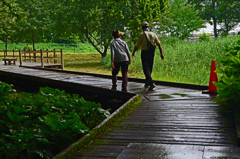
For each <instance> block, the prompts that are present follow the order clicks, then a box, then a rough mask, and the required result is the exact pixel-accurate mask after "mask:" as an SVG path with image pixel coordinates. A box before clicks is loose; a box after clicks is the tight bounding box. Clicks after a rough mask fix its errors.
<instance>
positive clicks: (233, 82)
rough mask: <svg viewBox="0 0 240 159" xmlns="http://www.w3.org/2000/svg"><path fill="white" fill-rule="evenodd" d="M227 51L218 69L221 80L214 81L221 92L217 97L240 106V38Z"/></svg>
mask: <svg viewBox="0 0 240 159" xmlns="http://www.w3.org/2000/svg"><path fill="white" fill-rule="evenodd" d="M226 51H227V54H226V56H225V57H222V58H220V59H219V63H220V64H221V66H220V67H218V68H217V70H216V73H218V74H219V75H220V78H219V82H218V83H217V82H214V85H215V86H216V87H217V91H218V94H219V95H218V97H217V99H220V101H221V103H228V104H233V105H236V106H237V107H238V108H240V39H239V40H238V41H237V43H236V44H235V45H234V46H233V47H230V48H227V49H226Z"/></svg>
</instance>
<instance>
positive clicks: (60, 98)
mask: <svg viewBox="0 0 240 159" xmlns="http://www.w3.org/2000/svg"><path fill="white" fill-rule="evenodd" d="M109 115H110V113H109V111H108V110H103V109H102V108H101V105H100V104H96V103H94V102H88V101H85V100H84V99H83V98H80V97H79V96H78V95H76V94H73V95H70V94H67V93H65V92H64V91H59V90H57V89H52V88H49V87H46V88H40V90H39V92H37V93H34V94H33V93H26V92H22V93H15V90H14V89H13V87H12V86H11V85H8V84H6V83H3V82H0V127H1V129H0V135H1V137H0V145H1V147H0V158H5V159H14V158H17V159H25V158H28V159H31V158H32V159H37V158H52V157H53V156H55V155H56V154H57V153H59V152H61V151H62V150H63V149H65V148H66V147H68V146H69V145H70V144H72V143H74V142H75V141H76V140H78V139H79V138H81V137H82V136H84V135H85V134H86V133H88V132H89V131H90V130H91V129H92V128H94V127H95V126H96V125H98V124H99V123H100V122H101V121H103V120H104V119H105V118H106V117H107V116H109Z"/></svg>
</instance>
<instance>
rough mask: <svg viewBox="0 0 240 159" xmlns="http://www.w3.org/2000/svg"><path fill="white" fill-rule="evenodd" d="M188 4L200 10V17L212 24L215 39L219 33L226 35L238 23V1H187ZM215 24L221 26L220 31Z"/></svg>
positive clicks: (239, 10) (239, 11)
mask: <svg viewBox="0 0 240 159" xmlns="http://www.w3.org/2000/svg"><path fill="white" fill-rule="evenodd" d="M188 3H191V4H195V5H196V8H197V9H200V10H201V17H202V18H203V19H205V20H209V22H210V23H212V24H213V28H214V36H215V37H218V35H219V34H221V33H224V34H226V35H227V34H228V32H229V31H230V30H231V29H232V28H234V27H235V26H236V25H237V24H238V23H239V22H240V2H239V1H238V0H188ZM211 20H212V21H211ZM217 24H221V28H220V29H217Z"/></svg>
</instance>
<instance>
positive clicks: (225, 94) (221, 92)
mask: <svg viewBox="0 0 240 159" xmlns="http://www.w3.org/2000/svg"><path fill="white" fill-rule="evenodd" d="M218 94H219V96H223V97H226V96H229V95H230V94H231V92H230V91H228V90H225V91H219V92H218Z"/></svg>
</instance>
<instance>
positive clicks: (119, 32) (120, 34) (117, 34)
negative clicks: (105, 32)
mask: <svg viewBox="0 0 240 159" xmlns="http://www.w3.org/2000/svg"><path fill="white" fill-rule="evenodd" d="M123 34H124V32H121V31H119V30H118V29H117V30H113V32H112V36H113V37H115V38H117V37H120V36H122V35H123Z"/></svg>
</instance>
